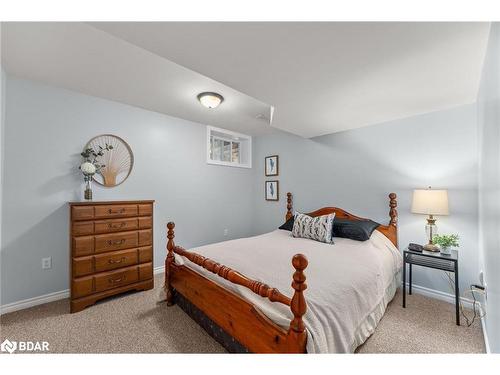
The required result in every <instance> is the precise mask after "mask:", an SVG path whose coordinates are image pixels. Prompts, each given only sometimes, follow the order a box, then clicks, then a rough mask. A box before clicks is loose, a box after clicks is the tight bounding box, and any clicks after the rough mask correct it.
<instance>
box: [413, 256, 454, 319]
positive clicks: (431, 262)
mask: <svg viewBox="0 0 500 375" xmlns="http://www.w3.org/2000/svg"><path fill="white" fill-rule="evenodd" d="M407 264H408V265H409V271H410V272H409V273H410V280H409V284H408V291H409V294H410V295H411V292H412V290H411V286H412V285H411V283H412V265H414V264H415V265H417V266H422V267H429V268H435V269H438V270H442V271H448V272H453V273H454V274H455V314H456V322H457V326H459V325H460V305H459V300H458V298H459V296H460V293H459V289H458V252H457V251H456V250H452V251H451V255H446V254H441V253H433V252H430V251H425V250H424V251H423V252H421V253H420V252H418V251H411V250H408V249H406V250H404V251H403V307H406V265H407Z"/></svg>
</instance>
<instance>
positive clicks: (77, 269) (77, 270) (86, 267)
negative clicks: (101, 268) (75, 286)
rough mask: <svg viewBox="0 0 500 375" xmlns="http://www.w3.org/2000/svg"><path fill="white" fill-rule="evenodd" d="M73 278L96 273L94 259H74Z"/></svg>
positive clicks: (91, 257) (90, 257)
mask: <svg viewBox="0 0 500 375" xmlns="http://www.w3.org/2000/svg"><path fill="white" fill-rule="evenodd" d="M72 263H73V277H80V276H85V275H90V274H92V273H94V272H95V271H94V257H93V256H89V257H80V258H73V260H72Z"/></svg>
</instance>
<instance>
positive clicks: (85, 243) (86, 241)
mask: <svg viewBox="0 0 500 375" xmlns="http://www.w3.org/2000/svg"><path fill="white" fill-rule="evenodd" d="M72 242H73V256H75V257H79V256H83V255H90V254H93V253H94V236H83V237H73V241H72Z"/></svg>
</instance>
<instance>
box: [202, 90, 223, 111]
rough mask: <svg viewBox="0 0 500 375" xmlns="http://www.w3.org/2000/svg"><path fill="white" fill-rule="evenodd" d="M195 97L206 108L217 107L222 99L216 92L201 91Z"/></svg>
mask: <svg viewBox="0 0 500 375" xmlns="http://www.w3.org/2000/svg"><path fill="white" fill-rule="evenodd" d="M197 98H198V100H199V101H200V103H201V105H203V106H204V107H207V108H217V107H218V106H219V105H220V104H221V103H222V102H223V101H224V97H223V96H222V95H220V94H217V93H216V92H202V93H201V94H198V96H197Z"/></svg>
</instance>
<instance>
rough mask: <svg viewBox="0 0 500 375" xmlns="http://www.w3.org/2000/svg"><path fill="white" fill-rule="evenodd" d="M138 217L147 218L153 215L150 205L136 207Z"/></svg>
mask: <svg viewBox="0 0 500 375" xmlns="http://www.w3.org/2000/svg"><path fill="white" fill-rule="evenodd" d="M137 208H138V210H139V216H147V215H152V214H153V205H152V204H151V203H147V204H139V205H137Z"/></svg>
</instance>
